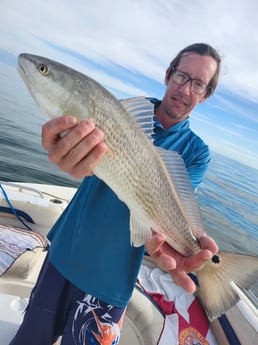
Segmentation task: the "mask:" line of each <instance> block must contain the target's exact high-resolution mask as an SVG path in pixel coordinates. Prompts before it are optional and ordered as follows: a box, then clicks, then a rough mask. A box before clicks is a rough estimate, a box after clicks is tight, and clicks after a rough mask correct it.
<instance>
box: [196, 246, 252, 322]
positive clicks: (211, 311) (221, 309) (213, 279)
mask: <svg viewBox="0 0 258 345" xmlns="http://www.w3.org/2000/svg"><path fill="white" fill-rule="evenodd" d="M196 274H197V277H198V280H199V288H198V289H197V297H198V298H199V299H200V300H201V303H202V305H203V307H204V309H205V311H206V313H207V316H208V318H209V319H210V320H213V319H215V318H217V317H219V316H220V315H221V314H223V313H225V312H226V311H227V310H228V309H230V308H231V307H232V306H233V305H234V304H236V303H237V301H238V300H239V298H240V297H239V295H238V293H237V292H236V289H234V286H233V285H234V284H232V283H233V282H234V283H235V284H236V285H238V286H240V287H242V288H245V289H249V288H250V286H251V285H252V284H253V283H254V282H255V281H256V280H258V257H255V256H246V255H241V254H233V253H225V252H219V253H218V254H217V255H214V257H213V258H212V260H210V261H209V262H208V263H207V264H205V266H204V267H203V268H202V269H201V270H199V271H197V272H196Z"/></svg>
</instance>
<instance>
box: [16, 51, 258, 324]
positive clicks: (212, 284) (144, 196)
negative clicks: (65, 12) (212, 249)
mask: <svg viewBox="0 0 258 345" xmlns="http://www.w3.org/2000/svg"><path fill="white" fill-rule="evenodd" d="M18 72H19V73H20V76H21V77H22V79H23V81H24V82H25V84H26V85H27V87H28V89H29V91H30V93H31V95H32V97H33V98H34V99H35V100H36V102H37V104H38V105H39V107H40V109H41V111H42V112H43V114H44V115H45V116H46V117H47V118H50V119H52V118H55V117H59V116H62V115H64V114H72V115H74V116H76V117H77V119H78V121H81V120H83V119H91V120H93V121H94V123H95V125H96V127H98V128H100V129H101V130H102V131H103V132H104V140H105V142H106V144H107V146H108V151H107V153H106V154H105V155H104V157H103V159H102V160H101V161H100V162H99V163H98V164H97V166H96V167H95V168H94V169H93V173H94V174H95V175H96V176H97V177H98V178H100V179H101V180H103V181H104V182H105V183H106V184H107V185H108V186H109V187H110V188H111V189H112V190H113V191H114V193H115V194H116V195H117V196H118V198H119V199H120V200H121V201H122V202H124V203H125V204H126V205H127V207H128V209H129V211H130V236H131V244H132V245H133V246H142V245H144V243H145V242H146V240H148V239H149V238H151V236H152V230H154V231H155V232H157V233H163V234H165V236H166V241H167V243H168V244H169V245H170V246H172V247H173V248H174V249H175V250H177V251H178V252H179V253H181V254H182V255H184V256H191V255H194V254H196V253H197V252H199V251H200V243H199V241H198V238H200V237H201V236H203V234H204V232H205V230H204V227H203V224H202V217H201V212H200V207H199V205H198V201H197V200H196V198H195V195H194V192H193V188H192V185H191V182H190V179H189V175H188V173H187V170H186V167H185V164H184V162H183V159H182V157H181V156H180V155H179V154H178V153H176V152H174V151H170V150H165V149H163V148H160V147H157V146H155V145H154V144H153V121H154V119H153V117H154V109H153V104H152V103H151V102H150V101H149V100H148V99H146V98H145V97H141V96H140V97H135V98H131V99H125V100H118V99H117V98H116V97H115V96H114V95H113V94H112V93H111V92H109V91H108V90H107V89H106V88H105V87H103V86H102V85H101V84H100V83H98V82H97V81H96V80H94V79H93V78H91V77H89V76H87V75H85V74H83V73H80V72H79V71H76V70H75V69H72V68H70V67H68V66H66V65H64V64H62V63H60V62H57V61H54V60H51V59H49V58H46V57H42V56H37V55H32V54H26V53H23V54H20V55H19V57H18ZM195 274H196V275H197V278H198V282H199V283H198V286H197V288H196V295H197V297H198V298H199V299H200V301H201V303H202V305H203V308H204V310H205V311H206V314H207V316H208V318H209V319H210V320H213V319H215V318H217V317H219V316H220V315H222V314H223V313H225V312H226V311H227V310H228V309H230V308H231V307H232V306H233V305H234V304H236V303H237V301H238V300H239V295H238V293H237V291H236V289H235V288H234V284H235V285H236V286H240V287H241V288H245V289H249V288H250V286H251V285H252V284H253V283H254V282H255V281H256V280H257V278H258V257H256V256H250V255H242V254H238V253H227V252H224V251H219V252H218V253H217V254H215V255H214V256H213V257H212V259H211V260H209V261H208V262H207V263H205V264H204V266H203V267H202V268H201V269H199V270H197V271H196V272H195ZM233 283H234V284H233Z"/></svg>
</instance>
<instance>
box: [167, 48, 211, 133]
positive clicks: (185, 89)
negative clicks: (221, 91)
mask: <svg viewBox="0 0 258 345" xmlns="http://www.w3.org/2000/svg"><path fill="white" fill-rule="evenodd" d="M216 69H217V62H216V60H214V59H213V58H212V57H210V56H203V55H199V54H196V53H187V54H186V55H184V56H183V57H182V58H181V60H180V62H179V65H178V66H177V67H176V70H179V71H181V72H183V73H186V74H187V75H188V76H189V77H190V78H193V79H197V80H198V81H200V82H201V83H204V84H206V85H208V84H209V82H210V80H211V79H212V77H213V76H214V74H215V72H216ZM168 76H169V69H168V70H167V72H166V76H165V84H166V85H167V89H166V92H165V95H164V98H163V100H162V103H163V111H164V112H165V118H166V122H167V124H165V127H169V126H170V125H172V124H174V123H176V122H179V121H182V120H183V119H185V118H186V117H188V116H189V113H190V112H191V110H192V109H193V108H194V107H195V106H196V105H197V104H198V103H201V102H204V101H205V99H206V91H205V92H203V93H202V94H197V93H195V92H194V91H193V90H192V89H191V82H190V81H188V82H186V83H185V84H184V85H179V84H178V83H176V82H175V81H173V79H172V75H170V77H168ZM163 118H164V115H163Z"/></svg>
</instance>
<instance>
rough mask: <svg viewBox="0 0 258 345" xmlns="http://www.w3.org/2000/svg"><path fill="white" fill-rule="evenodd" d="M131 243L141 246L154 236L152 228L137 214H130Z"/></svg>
mask: <svg viewBox="0 0 258 345" xmlns="http://www.w3.org/2000/svg"><path fill="white" fill-rule="evenodd" d="M130 232H131V244H132V246H134V247H140V246H142V245H144V243H145V242H146V241H147V240H149V239H150V238H151V237H152V232H151V228H150V227H149V226H147V225H146V224H144V223H143V222H140V221H139V220H138V219H137V217H136V216H134V215H131V216H130Z"/></svg>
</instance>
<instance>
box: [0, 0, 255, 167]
mask: <svg viewBox="0 0 258 345" xmlns="http://www.w3.org/2000/svg"><path fill="white" fill-rule="evenodd" d="M257 13H258V2H257V0H245V1H244V0H238V1H235V0H228V1H225V0H216V1H213V2H212V1H207V0H188V1H187V0H186V1H182V0H95V1H91V0H75V1H73V2H72V1H70V0H69V1H68V0H44V1H38V0H27V1H26V2H25V1H20V0H2V1H1V12H0V40H1V45H0V61H1V62H2V63H4V64H8V65H9V66H12V67H13V68H16V65H17V56H18V54H19V53H22V52H27V53H32V54H38V55H42V56H46V57H49V58H52V59H55V60H58V61H60V62H62V63H64V64H66V65H69V66H71V67H73V68H75V69H77V70H79V71H81V72H82V73H85V74H87V75H89V76H91V77H93V78H95V79H96V80H97V81H99V82H100V83H101V84H103V85H104V86H105V87H107V88H108V89H109V90H110V91H111V92H112V93H114V95H115V96H117V97H118V98H123V97H132V96H140V95H146V96H155V97H158V98H162V96H163V93H164V90H165V88H164V84H163V78H164V72H165V69H166V68H167V66H168V64H169V62H170V61H171V59H172V58H173V57H174V56H175V55H176V54H177V53H178V51H179V50H181V49H182V48H184V47H185V46H186V45H188V44H191V43H194V42H207V43H210V44H211V45H213V46H214V47H215V48H217V49H218V51H219V52H220V54H221V55H222V58H223V67H222V73H221V78H220V84H219V87H218V89H217V91H216V94H215V95H214V96H213V97H211V98H209V99H208V100H207V102H206V103H204V104H201V105H200V106H198V107H197V108H196V109H195V111H194V112H193V113H192V115H191V123H192V128H193V129H194V131H195V132H197V133H198V134H199V135H200V136H201V137H203V138H204V140H205V141H206V143H207V144H208V145H209V146H210V148H211V150H213V151H216V152H219V153H221V154H223V155H226V156H229V157H231V158H233V159H236V160H238V161H240V162H243V163H245V164H247V165H250V166H252V167H255V168H256V169H258V144H257V141H258V139H257V138H258V67H257V61H258V23H257V18H256V17H257ZM1 66H3V64H1ZM1 73H4V71H1V70H0V76H1ZM10 77H11V76H10ZM17 78H19V76H18V73H17ZM15 85H16V86H17V87H24V88H25V85H22V83H20V84H19V83H15ZM10 92H11V91H10ZM16 93H17V90H15V89H13V97H15V94H16ZM10 98H11V95H10Z"/></svg>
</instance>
